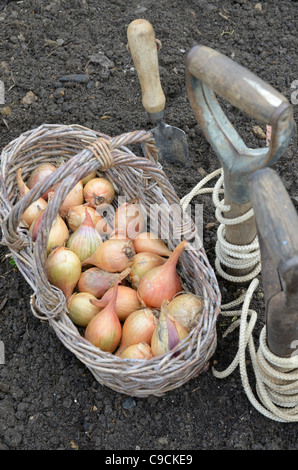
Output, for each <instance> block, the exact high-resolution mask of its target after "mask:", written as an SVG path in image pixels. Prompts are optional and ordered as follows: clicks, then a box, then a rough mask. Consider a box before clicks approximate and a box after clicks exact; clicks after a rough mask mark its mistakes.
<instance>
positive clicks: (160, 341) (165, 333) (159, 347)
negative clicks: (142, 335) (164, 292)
mask: <svg viewBox="0 0 298 470" xmlns="http://www.w3.org/2000/svg"><path fill="white" fill-rule="evenodd" d="M187 336H188V332H187V331H186V330H185V328H183V326H182V325H181V324H180V323H179V322H178V321H177V320H176V319H175V317H173V316H172V315H171V314H170V313H168V311H167V305H166V302H164V303H163V304H162V306H161V311H160V315H159V319H158V324H157V326H156V329H155V330H154V332H153V335H152V338H151V349H152V353H153V356H160V355H162V354H166V353H167V352H168V351H171V350H172V349H173V348H175V346H177V344H179V343H180V341H182V340H183V339H184V338H186V337H187Z"/></svg>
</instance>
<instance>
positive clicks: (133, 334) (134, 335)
mask: <svg viewBox="0 0 298 470" xmlns="http://www.w3.org/2000/svg"><path fill="white" fill-rule="evenodd" d="M156 324H157V318H156V317H155V315H154V313H153V311H152V310H151V309H150V308H144V309H140V310H136V311H135V312H132V313H131V314H130V315H128V317H127V318H126V320H125V322H124V324H123V328H122V337H121V343H120V345H119V348H118V350H117V352H116V355H117V356H118V355H119V354H121V353H122V352H123V351H124V350H125V349H126V348H128V346H132V345H133V344H138V343H147V344H149V345H150V343H151V338H152V335H153V332H154V330H155V328H156Z"/></svg>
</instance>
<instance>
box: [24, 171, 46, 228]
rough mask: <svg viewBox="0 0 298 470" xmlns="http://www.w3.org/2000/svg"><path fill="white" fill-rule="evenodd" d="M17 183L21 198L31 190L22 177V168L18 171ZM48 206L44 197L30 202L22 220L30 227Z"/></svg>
mask: <svg viewBox="0 0 298 470" xmlns="http://www.w3.org/2000/svg"><path fill="white" fill-rule="evenodd" d="M17 184H18V189H19V193H20V198H23V197H24V196H25V195H26V194H27V193H28V192H29V191H30V189H29V188H28V186H27V185H26V184H25V183H24V181H23V179H22V168H20V169H19V170H18V171H17ZM46 207H47V202H46V201H45V200H44V199H43V198H42V197H40V198H38V199H37V200H36V201H34V202H32V204H30V206H28V207H27V209H26V210H25V211H24V213H23V214H22V217H21V222H23V223H25V224H26V225H27V226H28V228H30V227H31V224H32V223H33V221H34V220H35V219H36V217H38V215H39V214H40V213H41V212H42V211H44V210H45V208H46Z"/></svg>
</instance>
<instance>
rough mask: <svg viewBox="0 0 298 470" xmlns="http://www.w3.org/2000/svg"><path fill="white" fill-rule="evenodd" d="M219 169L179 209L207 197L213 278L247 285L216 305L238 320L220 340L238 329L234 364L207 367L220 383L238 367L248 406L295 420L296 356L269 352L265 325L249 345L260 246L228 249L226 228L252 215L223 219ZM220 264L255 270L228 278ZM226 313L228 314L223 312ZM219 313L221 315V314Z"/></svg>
mask: <svg viewBox="0 0 298 470" xmlns="http://www.w3.org/2000/svg"><path fill="white" fill-rule="evenodd" d="M218 175H219V179H218V181H217V183H216V184H215V186H214V188H203V187H204V186H205V184H206V183H207V182H209V181H210V180H211V179H213V178H214V177H216V176H218ZM222 185H223V172H222V169H219V170H216V171H215V172H213V173H211V174H210V175H208V176H207V177H206V178H204V179H203V180H202V181H200V182H199V183H198V184H197V185H196V186H195V187H194V188H193V189H192V191H191V192H190V193H189V194H187V195H186V196H184V197H183V198H182V199H181V201H180V202H181V205H182V208H183V209H184V210H186V208H187V206H188V205H189V204H190V202H191V200H192V199H193V198H194V197H195V196H197V195H200V194H206V193H212V198H213V203H214V205H215V207H216V211H215V215H216V219H217V220H218V222H219V223H220V225H219V227H218V230H217V242H216V246H215V253H216V260H215V268H216V271H217V272H218V274H219V275H220V276H221V277H222V278H224V279H226V280H228V281H230V282H239V281H241V282H249V281H250V284H249V287H248V289H247V291H246V292H245V293H244V294H242V295H241V296H240V297H239V298H238V299H236V300H234V301H233V302H229V303H227V304H225V305H222V306H221V309H222V312H221V314H222V315H224V316H229V317H233V318H234V317H236V318H237V317H239V318H238V319H237V320H235V321H233V322H232V323H231V325H230V327H229V328H227V330H226V331H225V333H224V335H223V336H224V337H225V336H227V335H228V334H230V333H231V332H232V331H234V330H235V329H236V328H237V327H239V344H238V351H237V353H236V356H235V357H234V360H233V361H232V362H231V364H230V365H229V366H228V367H227V368H226V369H225V370H224V371H217V370H216V369H215V368H212V372H213V374H214V376H215V377H217V378H219V379H223V378H226V377H228V376H229V375H230V374H231V373H232V372H233V371H234V370H235V369H236V368H237V367H238V366H239V371H240V376H241V381H242V385H243V388H244V391H245V393H246V395H247V397H248V399H249V401H250V403H251V404H252V405H253V406H254V407H255V408H256V409H257V410H258V411H259V412H260V413H261V414H263V415H264V416H266V417H267V418H269V419H272V420H275V421H279V422H298V355H293V356H292V357H290V358H280V357H278V356H275V355H274V354H272V353H271V351H270V350H269V349H268V347H267V343H266V326H264V327H263V329H262V331H261V334H260V344H259V348H258V351H257V352H256V349H255V345H254V341H253V336H252V333H253V329H254V327H255V324H256V321H257V313H256V312H255V310H251V309H249V305H250V302H251V300H252V297H253V294H254V292H255V291H256V289H257V287H258V285H259V281H258V279H257V278H256V276H257V275H258V274H259V272H260V271H261V261H260V248H259V243H258V240H257V237H256V239H255V240H253V242H252V243H251V244H250V245H245V246H239V245H232V244H230V243H228V242H227V241H226V240H225V225H227V224H239V223H242V222H244V221H246V220H248V219H249V218H251V217H252V216H253V210H252V209H250V210H249V211H248V212H247V213H246V214H244V215H243V216H241V218H240V217H238V218H235V219H226V218H224V217H223V215H222V214H223V213H224V212H226V211H228V210H229V209H230V208H229V206H228V205H225V204H224V201H223V200H222V201H220V200H219V194H220V193H222V192H224V190H223V189H222ZM222 265H224V266H226V267H232V268H236V269H237V268H238V269H239V268H240V269H246V268H254V269H252V271H251V272H250V273H249V274H248V275H245V276H230V275H229V274H227V273H226V272H225V271H224V270H223V268H222ZM241 303H243V305H242V309H241V310H229V309H231V308H233V307H235V306H237V305H240V304H241ZM225 310H228V311H225ZM223 311H224V312H223ZM247 348H248V351H249V354H250V357H251V363H252V367H253V371H254V374H255V378H256V393H257V395H258V399H257V398H256V397H255V395H254V393H253V391H252V389H251V387H250V384H249V380H248V375H247V364H246V356H245V352H246V349H247Z"/></svg>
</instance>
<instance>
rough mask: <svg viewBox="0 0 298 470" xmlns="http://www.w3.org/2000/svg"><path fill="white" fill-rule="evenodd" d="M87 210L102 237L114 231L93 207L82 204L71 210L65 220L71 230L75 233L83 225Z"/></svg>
mask: <svg viewBox="0 0 298 470" xmlns="http://www.w3.org/2000/svg"><path fill="white" fill-rule="evenodd" d="M86 208H87V210H88V212H89V215H90V216H91V218H92V221H93V223H94V226H95V228H96V230H97V231H98V233H99V234H100V235H105V234H107V235H108V234H110V233H111V232H112V229H111V227H110V226H109V224H108V223H107V222H106V221H105V219H104V218H103V217H102V216H101V215H100V214H99V213H98V212H97V211H96V210H95V209H94V208H93V207H89V206H88V205H87V204H80V205H79V206H74V207H72V208H71V209H69V211H68V213H67V215H66V217H65V220H66V222H67V225H68V227H69V228H70V230H71V231H72V232H74V231H75V230H77V229H78V228H79V226H80V225H81V224H82V222H83V220H84V219H85V215H86Z"/></svg>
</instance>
